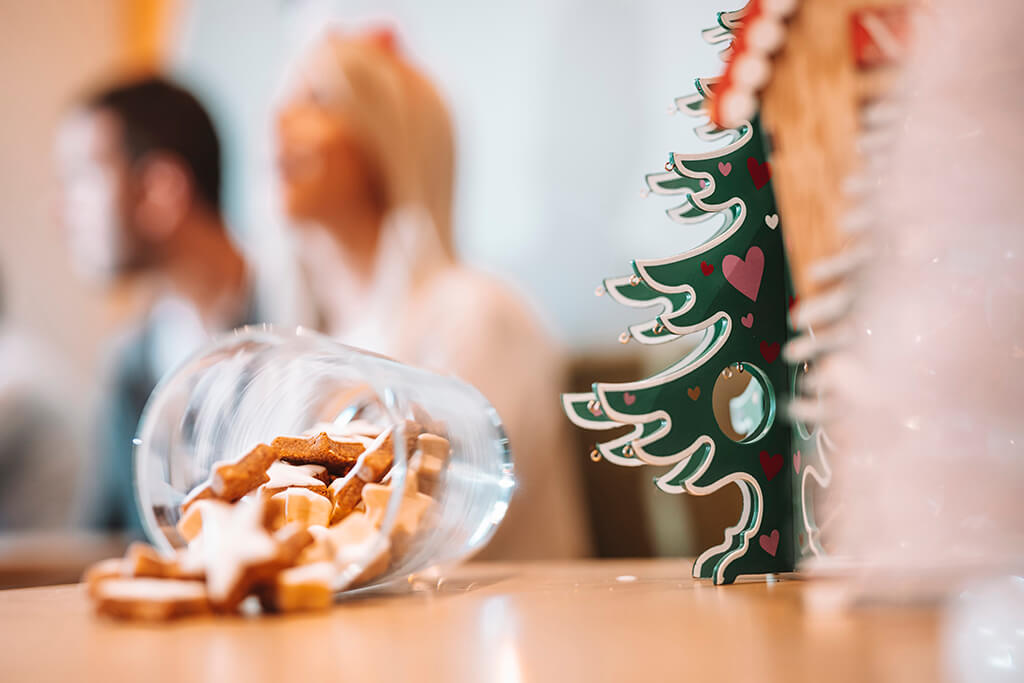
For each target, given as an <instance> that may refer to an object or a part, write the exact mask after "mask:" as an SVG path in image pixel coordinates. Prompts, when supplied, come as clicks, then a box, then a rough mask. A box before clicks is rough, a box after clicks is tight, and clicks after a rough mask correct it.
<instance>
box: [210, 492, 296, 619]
mask: <svg viewBox="0 0 1024 683" xmlns="http://www.w3.org/2000/svg"><path fill="white" fill-rule="evenodd" d="M264 507H265V504H264V503H261V502H257V503H254V504H251V505H227V504H225V503H217V504H212V505H210V506H209V507H208V508H206V509H205V510H203V533H202V536H201V538H202V555H203V565H204V567H205V569H206V586H207V591H208V594H209V597H210V603H211V604H212V605H213V607H214V608H215V609H217V610H220V611H224V610H233V609H235V608H236V607H237V606H238V604H239V603H240V602H241V601H242V599H243V598H245V596H246V595H248V594H249V593H250V592H251V591H252V589H253V588H254V587H255V586H256V585H258V584H260V583H263V582H266V581H268V580H269V579H271V578H272V577H273V576H274V575H275V574H276V573H277V572H279V571H280V570H281V569H282V568H284V567H285V566H287V564H288V560H286V559H285V557H284V556H283V554H282V549H281V544H280V543H279V542H278V541H277V540H275V539H274V538H273V537H272V536H271V535H270V534H269V533H268V532H267V530H266V527H265V526H264V524H263V520H264V516H265V514H266V512H265V510H264Z"/></svg>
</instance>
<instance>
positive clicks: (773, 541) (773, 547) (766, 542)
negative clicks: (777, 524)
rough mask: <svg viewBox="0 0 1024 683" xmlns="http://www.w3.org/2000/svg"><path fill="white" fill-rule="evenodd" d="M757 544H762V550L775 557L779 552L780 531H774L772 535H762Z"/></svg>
mask: <svg viewBox="0 0 1024 683" xmlns="http://www.w3.org/2000/svg"><path fill="white" fill-rule="evenodd" d="M757 542H758V543H760V544H761V549H762V550H764V551H765V552H766V553H768V554H769V555H771V556H772V557H775V553H777V552H779V530H778V529H772V533H771V534H761V536H760V538H758V539H757Z"/></svg>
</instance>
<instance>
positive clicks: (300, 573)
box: [260, 562, 336, 612]
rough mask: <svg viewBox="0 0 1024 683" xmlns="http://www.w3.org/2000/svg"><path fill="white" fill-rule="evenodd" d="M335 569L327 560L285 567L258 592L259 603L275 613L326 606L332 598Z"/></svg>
mask: <svg viewBox="0 0 1024 683" xmlns="http://www.w3.org/2000/svg"><path fill="white" fill-rule="evenodd" d="M335 571H336V570H335V567H334V565H333V564H332V563H330V562H317V563H315V564H307V565H303V566H300V567H292V568H290V569H285V570H284V571H282V572H281V573H280V574H278V575H277V577H276V578H275V579H274V581H272V582H271V583H270V584H269V585H267V586H266V587H265V588H263V589H262V590H261V591H260V603H261V604H262V605H263V608H264V609H266V610H270V611H275V612H294V611H299V610H314V609H326V608H328V607H330V606H331V603H332V602H333V601H334V591H333V590H332V588H331V584H332V583H333V581H334V574H335Z"/></svg>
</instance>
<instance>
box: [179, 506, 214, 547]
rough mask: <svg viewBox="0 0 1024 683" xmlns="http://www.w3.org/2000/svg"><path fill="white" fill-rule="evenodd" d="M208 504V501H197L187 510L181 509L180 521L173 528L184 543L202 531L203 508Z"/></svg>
mask: <svg viewBox="0 0 1024 683" xmlns="http://www.w3.org/2000/svg"><path fill="white" fill-rule="evenodd" d="M209 504H210V500H197V501H194V504H193V505H190V506H189V507H188V508H185V507H182V513H181V519H179V520H178V523H177V525H175V528H176V529H177V530H178V533H179V534H181V537H182V538H184V539H185V541H186V542H188V541H191V540H192V539H194V538H195V537H196V536H198V535H199V532H201V531H202V530H203V508H204V507H206V506H207V505H209Z"/></svg>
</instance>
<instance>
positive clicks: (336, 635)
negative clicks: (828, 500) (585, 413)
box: [0, 560, 941, 683]
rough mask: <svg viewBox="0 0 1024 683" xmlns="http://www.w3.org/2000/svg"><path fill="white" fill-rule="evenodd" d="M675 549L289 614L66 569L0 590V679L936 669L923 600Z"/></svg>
mask: <svg viewBox="0 0 1024 683" xmlns="http://www.w3.org/2000/svg"><path fill="white" fill-rule="evenodd" d="M689 566H690V563H689V562H688V561H684V560H622V561H620V560H597V561H586V562H572V563H536V564H482V563H480V564H467V565H465V566H463V567H460V568H458V569H455V570H453V571H452V572H451V573H449V574H448V575H446V576H444V577H442V578H441V579H439V580H436V581H435V580H431V582H429V585H430V588H429V589H427V588H426V587H425V586H426V585H427V582H424V584H423V585H421V586H413V587H411V588H409V589H408V590H406V591H405V592H404V593H402V594H396V595H386V596H376V597H372V598H363V599H356V600H347V601H343V602H341V603H340V604H338V605H336V606H335V607H334V608H332V609H331V610H329V611H326V612H321V613H316V614H305V615H297V616H263V617H258V616H254V617H217V618H212V617H203V618H196V619H191V620H182V621H179V622H174V623H168V624H137V623H126V622H117V621H113V620H110V619H107V618H100V617H97V616H95V615H94V614H93V613H92V609H91V606H90V605H89V603H88V601H87V599H86V597H85V595H84V590H83V589H82V587H81V586H78V585H70V586H55V587H45V588H29V589H18V590H9V591H0V631H2V634H3V636H2V637H3V647H2V648H0V672H2V674H0V678H2V680H4V681H43V680H61V681H72V680H73V681H115V680H118V681H119V680H125V681H147V682H157V681H196V682H199V681H234V680H239V681H264V680H266V681H285V680H287V681H300V680H309V681H313V680H344V681H357V682H359V683H367V682H370V681H472V682H473V683H478V682H489V681H496V682H499V683H505V682H509V683H511V682H515V681H558V682H559V683H566V682H569V681H616V682H620V683H625V682H632V681H676V680H678V681H684V680H689V681H702V682H709V681H758V682H762V681H901V682H902V681H938V680H940V679H941V677H940V674H939V667H938V664H939V662H938V651H939V647H938V642H939V633H938V632H939V629H938V622H939V618H938V613H937V611H935V610H932V609H923V608H917V609H898V608H892V607H888V608H882V607H878V608H870V609H865V608H861V609H855V610H851V611H839V610H836V609H827V608H822V607H820V606H816V604H817V603H818V600H816V599H813V597H812V596H813V595H814V594H815V587H816V586H818V585H819V584H816V583H815V582H812V581H802V580H779V581H774V582H767V583H766V582H764V581H759V582H751V583H741V584H736V585H733V586H718V587H716V586H712V585H709V584H705V583H701V582H695V581H693V580H692V579H690V578H689Z"/></svg>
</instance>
